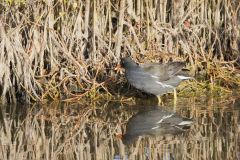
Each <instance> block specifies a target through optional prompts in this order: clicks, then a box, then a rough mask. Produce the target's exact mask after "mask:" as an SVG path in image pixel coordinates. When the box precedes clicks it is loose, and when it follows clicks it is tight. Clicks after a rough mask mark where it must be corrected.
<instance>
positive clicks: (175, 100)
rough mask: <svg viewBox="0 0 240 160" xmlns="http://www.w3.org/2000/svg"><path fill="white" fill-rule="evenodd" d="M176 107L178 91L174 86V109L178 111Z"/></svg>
mask: <svg viewBox="0 0 240 160" xmlns="http://www.w3.org/2000/svg"><path fill="white" fill-rule="evenodd" d="M176 107H177V91H176V89H175V88H174V89H173V110H174V111H176Z"/></svg>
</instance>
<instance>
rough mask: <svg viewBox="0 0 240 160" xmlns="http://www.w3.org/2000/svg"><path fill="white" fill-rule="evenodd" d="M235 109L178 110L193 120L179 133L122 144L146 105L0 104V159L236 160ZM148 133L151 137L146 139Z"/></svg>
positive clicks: (239, 128) (239, 118) (239, 121)
mask: <svg viewBox="0 0 240 160" xmlns="http://www.w3.org/2000/svg"><path fill="white" fill-rule="evenodd" d="M239 108H240V106H235V107H232V106H222V107H216V108H211V109H209V108H207V107H202V106H197V107H196V106H194V107H192V106H190V105H189V104H188V107H180V109H178V110H177V113H178V114H179V115H181V116H183V117H187V118H194V121H195V122H194V124H193V125H192V126H191V127H190V129H189V130H187V131H186V132H183V133H181V134H178V135H171V134H167V135H161V134H159V135H158V134H154V135H152V134H147V135H146V136H144V135H138V136H137V138H136V141H133V142H132V143H131V144H129V145H124V144H123V141H122V137H123V136H122V135H123V134H125V133H126V125H127V122H128V121H129V120H131V117H134V116H136V115H137V114H139V112H140V113H142V112H144V111H145V112H147V111H149V110H152V108H151V107H149V106H128V105H120V104H118V103H106V104H102V103H99V104H98V105H96V106H95V105H94V104H92V105H90V106H87V105H86V106H84V105H78V104H74V105H69V104H65V103H60V102H59V103H52V104H50V105H47V106H39V105H35V106H27V105H26V106H11V107H10V106H1V110H0V123H1V125H0V159H18V160H21V159H53V160H54V159H68V160H69V159H80V160H84V159H103V160H105V159H176V160H178V159H206V160H209V159H224V160H225V159H234V160H235V159H239V158H240V152H239V150H240V147H239V146H240V136H239V131H240V126H239V124H240V114H239ZM149 135H150V136H149Z"/></svg>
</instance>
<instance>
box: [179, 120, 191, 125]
mask: <svg viewBox="0 0 240 160" xmlns="http://www.w3.org/2000/svg"><path fill="white" fill-rule="evenodd" d="M192 123H193V122H192V121H182V122H181V123H179V124H178V125H179V126H185V125H190V124H192Z"/></svg>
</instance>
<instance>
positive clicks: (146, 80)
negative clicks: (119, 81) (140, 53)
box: [121, 57, 192, 102]
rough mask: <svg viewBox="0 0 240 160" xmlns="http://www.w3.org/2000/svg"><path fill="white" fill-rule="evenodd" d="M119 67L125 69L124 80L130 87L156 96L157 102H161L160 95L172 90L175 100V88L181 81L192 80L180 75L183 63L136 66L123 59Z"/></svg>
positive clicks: (129, 60)
mask: <svg viewBox="0 0 240 160" xmlns="http://www.w3.org/2000/svg"><path fill="white" fill-rule="evenodd" d="M121 66H122V67H123V68H124V69H125V75H126V78H127V80H128V82H129V83H130V84H131V85H132V86H134V87H135V88H137V89H140V90H142V91H144V92H146V93H150V94H154V95H156V96H157V98H158V101H159V102H160V101H161V99H160V96H161V95H163V94H165V93H168V92H170V91H172V90H173V91H174V98H175V99H176V91H175V88H176V87H177V86H178V85H179V84H180V82H181V81H183V80H187V79H192V77H188V76H184V75H182V74H181V70H182V68H183V67H184V62H168V63H148V64H142V65H138V64H137V63H135V62H134V61H133V60H132V59H131V58H130V57H125V58H123V59H122V62H121Z"/></svg>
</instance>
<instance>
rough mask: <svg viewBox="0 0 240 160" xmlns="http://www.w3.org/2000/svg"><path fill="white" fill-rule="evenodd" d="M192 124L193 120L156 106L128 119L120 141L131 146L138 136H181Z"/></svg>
mask: <svg viewBox="0 0 240 160" xmlns="http://www.w3.org/2000/svg"><path fill="white" fill-rule="evenodd" d="M149 108H150V107H149ZM152 108H153V107H152ZM193 123H194V120H193V119H190V118H184V117H182V116H180V115H178V114H176V113H174V112H171V111H167V110H165V109H162V108H158V107H157V106H156V107H155V108H154V109H150V110H148V111H141V112H138V113H137V114H136V115H134V116H132V117H131V118H130V119H129V121H128V122H127V125H126V133H125V134H124V135H123V136H122V141H123V143H124V144H131V143H132V142H133V141H134V140H136V139H137V138H138V137H139V136H143V135H148V136H158V135H177V134H181V133H184V132H185V131H187V130H188V129H190V127H191V125H192V124H193Z"/></svg>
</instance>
